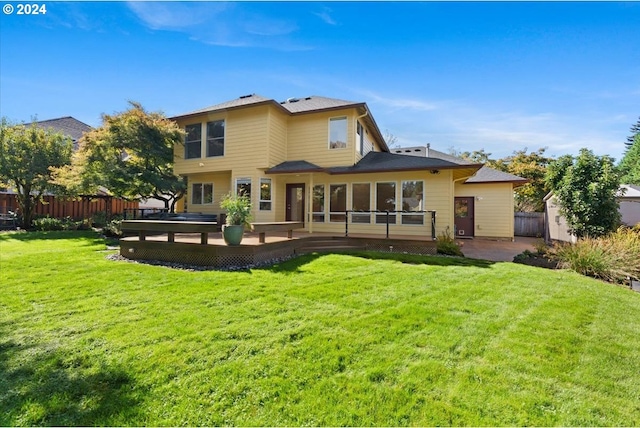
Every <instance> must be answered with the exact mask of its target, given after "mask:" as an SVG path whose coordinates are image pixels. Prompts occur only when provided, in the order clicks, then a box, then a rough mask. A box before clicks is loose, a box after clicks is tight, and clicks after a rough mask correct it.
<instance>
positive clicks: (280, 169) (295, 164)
mask: <svg viewBox="0 0 640 428" xmlns="http://www.w3.org/2000/svg"><path fill="white" fill-rule="evenodd" d="M322 171H324V169H323V168H322V167H319V166H318V165H315V164H312V163H311V162H307V161H304V160H299V161H286V162H282V163H280V164H278V165H276V166H274V167H273V168H270V169H268V170H267V171H266V173H267V174H283V173H294V172H322Z"/></svg>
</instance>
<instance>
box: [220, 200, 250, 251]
mask: <svg viewBox="0 0 640 428" xmlns="http://www.w3.org/2000/svg"><path fill="white" fill-rule="evenodd" d="M220 207H221V208H222V209H223V210H225V211H226V212H227V217H226V221H225V225H224V226H222V236H223V238H224V242H226V243H227V245H240V242H242V236H243V235H244V227H245V226H249V221H250V220H251V200H250V199H249V197H248V196H247V195H234V194H232V193H229V194H227V195H226V196H225V197H224V198H223V199H222V202H220Z"/></svg>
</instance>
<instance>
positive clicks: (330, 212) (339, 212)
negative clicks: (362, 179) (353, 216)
mask: <svg viewBox="0 0 640 428" xmlns="http://www.w3.org/2000/svg"><path fill="white" fill-rule="evenodd" d="M331 186H344V191H345V193H344V206H345V207H347V209H349V208H348V207H349V183H330V184H329V197H328V198H327V197H326V194H325V204H329V223H344V220H336V221H331V215H345V212H344V211H331ZM327 199H328V200H327Z"/></svg>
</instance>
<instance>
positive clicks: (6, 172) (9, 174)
mask: <svg viewBox="0 0 640 428" xmlns="http://www.w3.org/2000/svg"><path fill="white" fill-rule="evenodd" d="M72 150H73V143H72V141H71V139H70V138H69V137H66V136H64V135H62V134H60V133H56V132H53V131H50V130H47V129H43V128H39V127H38V126H37V124H36V123H35V122H34V123H32V124H31V125H29V126H27V125H15V124H11V123H9V122H8V121H7V120H6V119H4V118H3V119H2V123H1V125H0V182H1V183H4V184H6V185H7V186H9V187H13V188H15V191H16V199H17V201H18V208H19V209H20V214H21V216H22V226H23V227H26V228H28V227H30V226H31V222H32V220H33V210H34V208H35V205H36V204H37V203H38V202H39V201H41V200H42V197H43V196H44V194H45V192H48V191H54V190H56V186H55V185H54V183H53V182H52V168H57V167H62V166H63V165H67V164H69V163H70V162H71V152H72Z"/></svg>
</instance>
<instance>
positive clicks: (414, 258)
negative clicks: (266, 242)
mask: <svg viewBox="0 0 640 428" xmlns="http://www.w3.org/2000/svg"><path fill="white" fill-rule="evenodd" d="M329 254H330V253H326V254H324V253H312V254H305V255H302V256H299V257H295V258H293V259H291V260H287V261H285V262H282V263H278V264H275V265H273V266H270V267H266V268H264V269H265V270H270V271H272V272H278V273H299V272H301V270H300V268H301V267H302V266H304V265H306V264H308V263H311V262H313V261H314V260H316V259H318V258H320V257H323V256H326V255H329ZM331 254H335V253H331ZM340 254H343V255H348V256H352V257H360V258H363V259H369V260H391V261H395V262H399V263H405V264H411V265H431V266H452V267H475V268H488V267H491V265H493V264H494V262H492V261H489V260H480V259H468V258H464V257H448V256H422V255H418V254H401V253H381V252H376V251H347V252H341V253H340Z"/></svg>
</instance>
